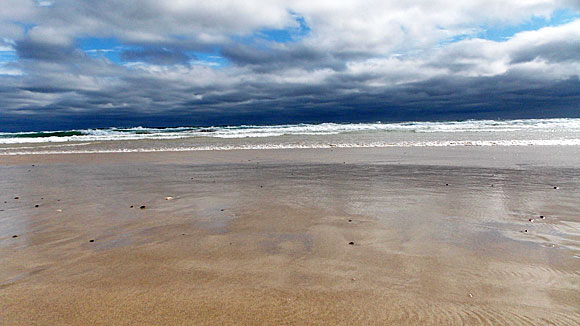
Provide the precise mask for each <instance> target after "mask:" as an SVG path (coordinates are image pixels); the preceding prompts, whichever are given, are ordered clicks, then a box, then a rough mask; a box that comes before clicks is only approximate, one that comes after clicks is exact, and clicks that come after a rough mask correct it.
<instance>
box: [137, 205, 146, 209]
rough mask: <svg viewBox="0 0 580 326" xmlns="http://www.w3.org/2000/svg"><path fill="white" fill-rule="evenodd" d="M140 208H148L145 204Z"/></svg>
mask: <svg viewBox="0 0 580 326" xmlns="http://www.w3.org/2000/svg"><path fill="white" fill-rule="evenodd" d="M139 208H140V209H145V208H147V206H145V205H143V206H141V207H139Z"/></svg>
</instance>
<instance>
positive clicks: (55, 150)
mask: <svg viewBox="0 0 580 326" xmlns="http://www.w3.org/2000/svg"><path fill="white" fill-rule="evenodd" d="M437 146H580V119H526V120H501V121H497V120H467V121H441V122H400V123H381V122H376V123H351V124H335V123H323V124H289V125H273V126H254V125H241V126H215V127H179V128H145V127H136V128H106V129H84V130H63V131H44V132H19V133H0V155H22V154H33V153H35V154H66V153H111V152H155V151H196V150H232V149H282V148H332V147H350V148H352V147H437Z"/></svg>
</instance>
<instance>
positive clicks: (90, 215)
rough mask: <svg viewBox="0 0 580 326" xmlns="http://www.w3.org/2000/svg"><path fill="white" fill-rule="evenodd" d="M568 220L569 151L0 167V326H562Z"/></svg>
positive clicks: (438, 151) (575, 218) (107, 157)
mask: <svg viewBox="0 0 580 326" xmlns="http://www.w3.org/2000/svg"><path fill="white" fill-rule="evenodd" d="M579 203H580V147H579V146H511V147H494V146H489V147H475V146H464V147H439V148H431V147H415V148H399V147H393V148H358V149H357V148H353V149H347V148H325V149H280V150H230V151H196V152H154V153H108V154H105V153H101V154H62V155H14V156H0V312H1V313H0V325H580V204H579ZM542 217H543V218H542Z"/></svg>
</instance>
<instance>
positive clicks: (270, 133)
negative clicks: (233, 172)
mask: <svg viewBox="0 0 580 326" xmlns="http://www.w3.org/2000/svg"><path fill="white" fill-rule="evenodd" d="M526 130H533V131H538V132H580V119H527V120H505V121H496V120H468V121H447V122H401V123H380V122H379V123H356V124H336V123H322V124H296V125H276V126H250V125H243V126H230V127H207V128H201V127H180V128H166V129H158V128H144V127H136V128H128V129H118V128H110V129H87V130H73V131H74V132H77V133H79V135H71V136H54V133H55V132H44V133H46V135H47V136H46V137H42V134H43V132H40V133H35V136H34V137H27V134H31V133H0V144H25V143H62V142H94V141H123V140H170V139H181V138H192V137H204V138H208V137H209V138H225V139H228V138H229V139H231V138H267V137H280V136H284V135H304V136H316V135H335V134H341V133H353V132H371V133H375V132H416V133H465V132H480V133H482V132H483V133H494V132H516V131H526Z"/></svg>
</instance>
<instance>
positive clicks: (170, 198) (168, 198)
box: [165, 196, 173, 200]
mask: <svg viewBox="0 0 580 326" xmlns="http://www.w3.org/2000/svg"><path fill="white" fill-rule="evenodd" d="M172 199H173V197H171V196H168V197H165V200H172Z"/></svg>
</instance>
